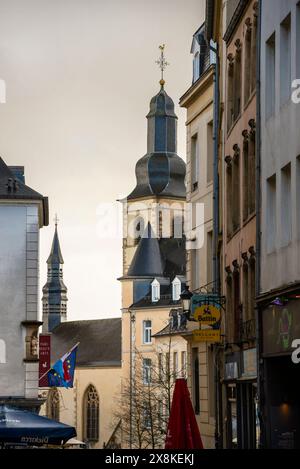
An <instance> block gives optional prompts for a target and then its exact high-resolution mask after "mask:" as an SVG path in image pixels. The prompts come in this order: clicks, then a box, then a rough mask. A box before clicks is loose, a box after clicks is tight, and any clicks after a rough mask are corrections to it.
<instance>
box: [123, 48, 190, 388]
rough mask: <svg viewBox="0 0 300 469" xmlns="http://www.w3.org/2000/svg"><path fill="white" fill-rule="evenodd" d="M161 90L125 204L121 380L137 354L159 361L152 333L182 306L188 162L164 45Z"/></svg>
mask: <svg viewBox="0 0 300 469" xmlns="http://www.w3.org/2000/svg"><path fill="white" fill-rule="evenodd" d="M160 49H161V57H160V59H159V61H158V64H159V65H160V68H161V71H162V77H161V80H160V82H159V83H160V89H159V91H158V93H157V94H156V95H155V96H154V97H153V98H152V99H151V101H150V110H149V112H148V114H147V153H146V154H145V155H144V156H143V157H142V158H140V159H139V160H138V161H137V163H136V168H135V174H136V186H135V188H134V189H133V191H131V192H130V194H129V195H128V196H127V198H126V199H124V200H122V203H123V275H122V277H121V278H120V279H119V280H120V281H121V283H122V377H123V382H124V383H125V381H126V380H127V379H128V377H129V376H130V374H131V372H132V373H134V370H133V368H134V367H135V364H134V362H135V360H134V354H135V352H136V350H138V351H139V353H140V354H141V356H143V357H144V354H145V353H146V355H145V358H146V359H147V360H148V363H149V360H150V361H151V360H153V363H154V360H155V356H156V353H155V348H154V339H152V336H153V334H155V333H157V332H159V331H160V330H161V329H163V328H164V327H165V326H166V325H167V324H168V321H169V318H170V314H171V311H172V310H173V309H174V308H180V293H181V290H182V289H183V288H184V287H185V264H186V258H185V237H184V232H183V231H184V229H183V221H184V211H185V200H186V188H185V172H186V168H185V163H184V161H183V160H182V159H181V158H180V157H179V156H178V155H177V116H176V114H175V106H174V102H173V100H172V99H171V98H170V96H168V94H167V93H166V90H165V81H164V79H163V71H164V68H165V66H166V65H167V63H166V61H165V58H164V47H163V46H161V47H160Z"/></svg>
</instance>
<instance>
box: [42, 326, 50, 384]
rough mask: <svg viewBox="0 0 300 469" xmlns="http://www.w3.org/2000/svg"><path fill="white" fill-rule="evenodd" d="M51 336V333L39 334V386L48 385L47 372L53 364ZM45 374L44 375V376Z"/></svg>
mask: <svg viewBox="0 0 300 469" xmlns="http://www.w3.org/2000/svg"><path fill="white" fill-rule="evenodd" d="M50 357H51V336H50V335H49V334H40V335H39V359H40V364H39V387H40V388H46V387H48V376H47V374H45V373H46V372H47V371H48V370H49V369H50V366H51V362H50V360H51V358H50ZM43 375H44V376H43Z"/></svg>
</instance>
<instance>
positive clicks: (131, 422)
mask: <svg viewBox="0 0 300 469" xmlns="http://www.w3.org/2000/svg"><path fill="white" fill-rule="evenodd" d="M128 312H129V315H130V316H129V321H130V378H129V379H130V388H129V389H130V397H129V401H130V402H129V407H130V409H129V419H130V423H129V448H130V449H132V443H133V428H132V427H133V351H132V346H133V337H132V336H133V324H134V321H135V315H134V313H133V312H132V311H131V310H129V311H128Z"/></svg>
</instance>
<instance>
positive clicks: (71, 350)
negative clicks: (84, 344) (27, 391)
mask: <svg viewBox="0 0 300 469" xmlns="http://www.w3.org/2000/svg"><path fill="white" fill-rule="evenodd" d="M79 344H80V342H77V344H75V345H74V346H73V347H72V348H71V349H70V350H69V351H68V352H67V353H65V355H69V354H70V353H72V352H73V350H74V348H76V347H78V345H79ZM65 355H63V357H64V356H65ZM50 370H52V368H49V370H47V371H46V373H44V374H43V375H42V376H41V377H40V378H39V381H41V379H43V378H44V376H46V375H47V374H48V373H49V371H50Z"/></svg>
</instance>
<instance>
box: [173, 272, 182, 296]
mask: <svg viewBox="0 0 300 469" xmlns="http://www.w3.org/2000/svg"><path fill="white" fill-rule="evenodd" d="M180 293H181V281H180V280H179V278H178V277H175V278H174V280H173V282H172V299H173V301H179V300H180Z"/></svg>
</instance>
